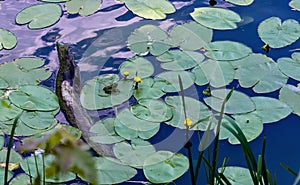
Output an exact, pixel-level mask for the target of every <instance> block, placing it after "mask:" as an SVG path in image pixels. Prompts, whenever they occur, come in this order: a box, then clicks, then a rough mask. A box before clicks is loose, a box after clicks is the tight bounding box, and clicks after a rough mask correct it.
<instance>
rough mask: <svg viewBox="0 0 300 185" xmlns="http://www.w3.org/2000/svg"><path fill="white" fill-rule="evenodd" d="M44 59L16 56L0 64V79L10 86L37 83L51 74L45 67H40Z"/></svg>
mask: <svg viewBox="0 0 300 185" xmlns="http://www.w3.org/2000/svg"><path fill="white" fill-rule="evenodd" d="M42 65H44V61H43V60H42V59H40V58H18V59H15V60H14V61H13V62H8V63H4V64H1V65H0V74H1V79H2V80H4V81H5V82H6V83H7V84H8V85H9V87H10V88H16V87H18V86H20V85H25V84H31V85H37V84H38V83H40V82H41V81H42V80H46V79H48V78H49V77H50V76H51V73H49V72H47V71H46V69H47V67H41V66H42Z"/></svg>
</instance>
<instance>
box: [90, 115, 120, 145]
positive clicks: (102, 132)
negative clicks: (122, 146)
mask: <svg viewBox="0 0 300 185" xmlns="http://www.w3.org/2000/svg"><path fill="white" fill-rule="evenodd" d="M114 121H115V118H107V119H105V120H101V121H98V122H97V123H95V124H94V125H93V126H92V127H91V128H90V132H92V133H94V135H93V136H92V137H91V140H92V141H94V142H96V143H101V144H113V143H117V142H121V141H124V138H122V137H120V136H119V135H118V134H116V132H115V127H114Z"/></svg>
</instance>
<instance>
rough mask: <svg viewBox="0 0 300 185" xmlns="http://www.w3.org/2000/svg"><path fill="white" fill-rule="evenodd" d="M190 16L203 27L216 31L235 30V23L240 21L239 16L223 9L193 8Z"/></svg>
mask: <svg viewBox="0 0 300 185" xmlns="http://www.w3.org/2000/svg"><path fill="white" fill-rule="evenodd" d="M190 15H191V16H192V18H193V19H194V20H195V21H196V22H198V23H200V24H202V25H203V26H206V27H208V28H211V29H217V30H230V29H235V28H237V25H236V23H237V22H240V21H241V20H242V19H241V17H240V16H239V14H237V13H235V12H233V11H231V10H228V9H224V8H212V7H202V8H195V9H194V12H192V13H191V14H190Z"/></svg>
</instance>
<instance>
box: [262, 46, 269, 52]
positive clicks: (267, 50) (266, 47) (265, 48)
mask: <svg viewBox="0 0 300 185" xmlns="http://www.w3.org/2000/svg"><path fill="white" fill-rule="evenodd" d="M262 49H263V50H264V51H265V52H267V53H269V51H270V46H269V45H268V44H265V45H264V46H263V47H262Z"/></svg>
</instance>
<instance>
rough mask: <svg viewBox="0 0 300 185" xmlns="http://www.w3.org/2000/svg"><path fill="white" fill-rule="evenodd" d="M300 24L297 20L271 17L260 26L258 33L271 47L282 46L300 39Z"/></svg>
mask: <svg viewBox="0 0 300 185" xmlns="http://www.w3.org/2000/svg"><path fill="white" fill-rule="evenodd" d="M299 33H300V25H299V23H298V22H297V21H296V20H293V19H288V20H286V21H284V22H281V19H280V18H278V17H270V18H268V19H266V20H264V21H262V22H261V23H260V24H259V26H258V35H259V37H260V38H261V40H262V41H263V42H264V43H266V44H268V45H269V46H270V47H271V48H282V47H285V46H288V45H290V44H292V43H293V42H295V41H296V40H298V39H299V35H300V34H299Z"/></svg>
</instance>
